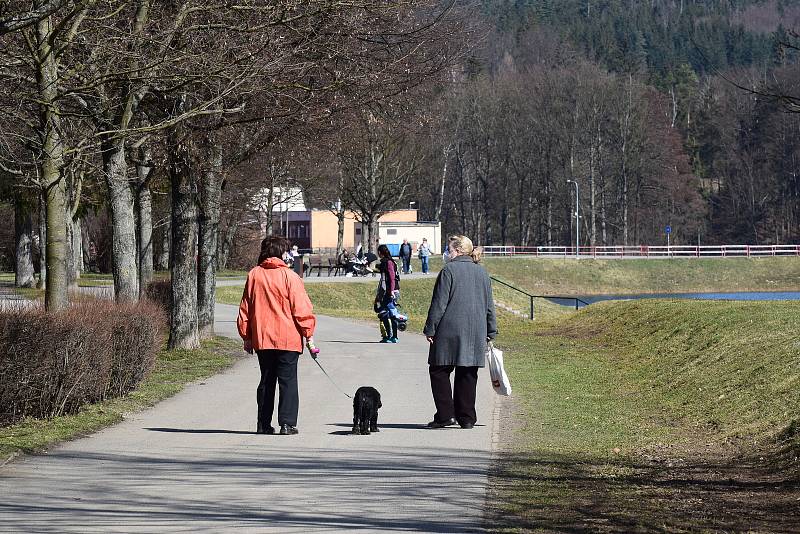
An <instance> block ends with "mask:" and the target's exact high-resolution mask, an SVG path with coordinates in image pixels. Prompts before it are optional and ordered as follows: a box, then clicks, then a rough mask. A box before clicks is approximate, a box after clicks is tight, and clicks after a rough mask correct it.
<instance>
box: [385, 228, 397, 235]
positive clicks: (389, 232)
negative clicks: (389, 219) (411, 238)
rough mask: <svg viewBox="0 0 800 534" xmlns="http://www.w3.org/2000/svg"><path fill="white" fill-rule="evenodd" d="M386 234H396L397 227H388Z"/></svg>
mask: <svg viewBox="0 0 800 534" xmlns="http://www.w3.org/2000/svg"><path fill="white" fill-rule="evenodd" d="M386 235H397V228H388V229H387V230H386Z"/></svg>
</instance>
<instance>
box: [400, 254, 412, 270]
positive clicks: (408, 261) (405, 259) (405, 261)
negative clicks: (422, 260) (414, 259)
mask: <svg viewBox="0 0 800 534" xmlns="http://www.w3.org/2000/svg"><path fill="white" fill-rule="evenodd" d="M401 258H402V260H403V274H408V268H409V267H411V256H401Z"/></svg>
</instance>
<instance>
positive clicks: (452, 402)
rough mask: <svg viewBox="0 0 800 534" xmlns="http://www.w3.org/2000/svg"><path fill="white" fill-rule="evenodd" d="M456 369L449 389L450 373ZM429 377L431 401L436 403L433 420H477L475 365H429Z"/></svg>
mask: <svg viewBox="0 0 800 534" xmlns="http://www.w3.org/2000/svg"><path fill="white" fill-rule="evenodd" d="M453 369H455V371H456V376H455V379H454V380H453V389H452V391H451V390H450V373H452V372H453ZM428 373H429V374H430V377H431V391H432V392H433V402H434V403H435V404H436V415H434V416H433V418H434V420H436V421H438V422H444V421H447V420H448V419H455V420H456V421H458V422H459V423H461V424H462V425H463V424H466V423H472V424H473V425H474V424H475V423H477V422H478V415H477V414H476V413H475V390H476V389H477V386H478V368H477V367H456V366H454V365H431V366H430V367H429V369H428Z"/></svg>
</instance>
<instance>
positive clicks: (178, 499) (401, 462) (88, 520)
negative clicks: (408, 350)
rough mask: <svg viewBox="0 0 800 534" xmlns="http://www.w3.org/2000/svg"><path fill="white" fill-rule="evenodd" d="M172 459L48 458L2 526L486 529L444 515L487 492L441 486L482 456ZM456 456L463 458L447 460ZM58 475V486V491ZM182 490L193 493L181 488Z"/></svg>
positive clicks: (190, 454) (183, 455)
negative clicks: (144, 479) (458, 460)
mask: <svg viewBox="0 0 800 534" xmlns="http://www.w3.org/2000/svg"><path fill="white" fill-rule="evenodd" d="M168 430H173V429H168ZM169 453H170V456H169V457H162V456H151V455H147V454H141V455H134V454H125V453H120V454H115V453H113V452H68V451H61V452H60V451H54V452H53V453H52V455H48V456H47V458H46V459H45V461H44V462H45V463H44V464H43V465H42V467H41V468H40V469H39V470H37V473H36V475H35V477H34V478H35V479H36V482H37V484H35V485H33V486H31V485H30V484H27V485H25V486H24V489H21V490H20V491H17V492H15V493H13V494H11V495H5V496H4V498H3V500H2V501H1V502H0V524H2V525H3V527H2V529H3V530H6V529H7V530H8V531H14V532H25V531H27V532H31V531H52V532H63V531H76V529H77V528H78V526H79V525H83V527H86V526H87V525H88V526H91V529H92V530H94V531H97V530H100V531H103V530H117V529H119V528H120V526H121V525H128V526H131V525H134V526H135V530H137V531H145V532H146V531H166V530H181V529H183V530H185V529H186V527H187V525H189V524H190V525H192V529H193V530H195V531H201V530H202V531H224V530H228V529H231V528H242V527H245V528H250V529H255V530H262V529H263V530H269V531H276V532H287V531H297V532H308V531H310V530H336V531H347V532H354V531H362V530H369V531H380V532H391V531H395V532H399V531H403V532H481V531H482V529H481V525H479V524H475V520H474V519H465V518H463V517H458V516H453V515H452V514H447V515H443V514H441V513H440V512H439V511H440V510H441V509H442V507H445V509H456V510H464V511H467V510H472V511H475V510H476V509H477V510H480V508H481V506H482V504H483V496H484V494H483V486H482V485H480V484H464V485H463V486H461V487H459V490H458V491H451V492H443V491H442V488H443V487H444V486H445V485H446V482H447V481H452V480H453V478H454V477H455V478H460V479H462V480H465V481H466V480H474V479H476V478H479V477H481V476H483V474H484V473H485V469H486V468H487V465H488V462H489V458H488V455H487V454H486V453H485V452H483V451H472V450H459V451H453V450H441V451H439V450H435V449H423V450H419V449H394V450H392V451H386V452H383V451H372V450H370V451H365V450H363V449H354V450H348V451H342V450H335V449H310V450H304V451H296V450H292V449H283V448H273V449H271V450H270V452H269V454H266V453H265V451H264V450H263V449H262V448H261V447H250V448H249V449H248V450H246V451H238V452H235V453H232V452H231V451H230V450H227V449H225V448H215V449H212V450H205V451H204V456H203V457H200V456H198V455H197V451H196V449H195V447H188V446H185V447H176V448H173V449H171V450H170V451H169ZM453 454H460V455H463V456H464V457H465V458H468V460H467V461H464V462H459V463H455V464H454V462H453V461H452V460H453ZM143 472H146V473H148V477H147V480H146V482H143V479H142V477H141V473H143ZM99 473H103V475H104V479H103V480H98V476H97V475H98V474H99ZM56 477H58V478H56ZM461 477H466V478H461ZM9 478H10V480H9V479H6V482H7V483H11V484H13V483H14V480H13V476H12V477H9ZM54 479H58V480H61V481H62V482H61V483H59V484H57V485H54V484H53V483H52V480H54ZM109 480H112V481H114V482H113V486H109V484H108V482H107V481H109ZM321 480H324V484H321ZM187 485H189V486H191V487H192V488H193V491H192V492H189V493H186V492H181V491H178V490H179V489H181V488H185V487H186V486H187ZM289 495H290V496H292V497H291V498H288V497H287V496H289ZM331 495H336V499H330V496H331ZM165 496H169V498H165ZM472 517H473V518H474V515H472ZM124 528H126V527H124Z"/></svg>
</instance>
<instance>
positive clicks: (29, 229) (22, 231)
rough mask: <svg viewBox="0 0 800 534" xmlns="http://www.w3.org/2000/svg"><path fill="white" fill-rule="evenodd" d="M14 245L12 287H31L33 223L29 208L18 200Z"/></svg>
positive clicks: (33, 280)
mask: <svg viewBox="0 0 800 534" xmlns="http://www.w3.org/2000/svg"><path fill="white" fill-rule="evenodd" d="M14 244H15V247H14V251H15V257H16V260H15V261H16V264H15V268H14V285H15V286H16V287H33V286H34V285H35V284H36V279H35V278H34V275H33V271H34V269H33V221H32V217H31V212H30V208H29V206H28V205H27V204H26V203H25V202H24V201H22V200H20V199H17V201H16V202H15V203H14Z"/></svg>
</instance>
